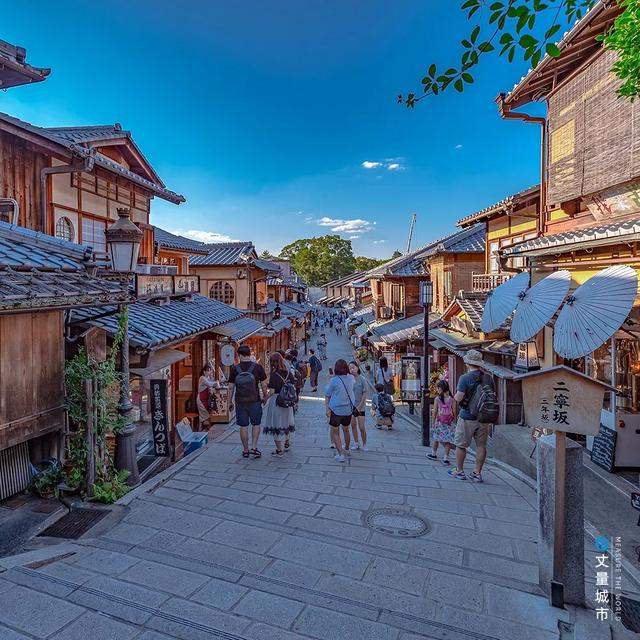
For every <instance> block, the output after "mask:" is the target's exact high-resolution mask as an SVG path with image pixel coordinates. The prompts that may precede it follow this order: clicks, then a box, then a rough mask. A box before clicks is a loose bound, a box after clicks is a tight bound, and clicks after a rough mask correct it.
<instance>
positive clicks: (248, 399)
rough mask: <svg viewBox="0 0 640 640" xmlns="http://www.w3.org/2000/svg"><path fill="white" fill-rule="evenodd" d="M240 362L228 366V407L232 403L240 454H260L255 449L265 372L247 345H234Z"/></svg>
mask: <svg viewBox="0 0 640 640" xmlns="http://www.w3.org/2000/svg"><path fill="white" fill-rule="evenodd" d="M238 357H239V359H240V362H239V363H238V364H236V365H235V366H233V367H232V368H231V372H230V374H229V409H230V410H231V409H233V406H234V402H235V407H236V422H237V424H238V427H239V428H240V440H241V442H242V457H243V458H248V457H249V455H252V456H253V457H254V458H260V457H261V456H262V452H261V451H260V450H259V449H258V440H259V439H260V423H261V422H262V399H261V398H260V388H262V398H265V399H266V397H267V384H266V380H267V374H266V372H265V370H264V367H263V366H262V365H261V364H259V363H258V362H255V361H254V360H253V358H252V355H251V347H249V346H248V345H246V344H241V345H240V346H239V347H238ZM249 425H251V427H252V429H251V449H249Z"/></svg>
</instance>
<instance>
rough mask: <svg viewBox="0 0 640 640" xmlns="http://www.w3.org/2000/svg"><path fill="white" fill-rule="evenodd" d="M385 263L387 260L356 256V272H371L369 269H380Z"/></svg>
mask: <svg viewBox="0 0 640 640" xmlns="http://www.w3.org/2000/svg"><path fill="white" fill-rule="evenodd" d="M383 262H386V260H378V259H377V258H367V257H365V256H356V271H369V269H373V268H375V267H379V266H380V265H381V264H382V263H383Z"/></svg>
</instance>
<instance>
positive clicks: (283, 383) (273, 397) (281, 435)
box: [262, 352, 297, 457]
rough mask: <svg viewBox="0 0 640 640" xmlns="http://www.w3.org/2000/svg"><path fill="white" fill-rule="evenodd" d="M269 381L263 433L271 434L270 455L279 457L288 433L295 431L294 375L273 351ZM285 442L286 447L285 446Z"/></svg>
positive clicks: (270, 359)
mask: <svg viewBox="0 0 640 640" xmlns="http://www.w3.org/2000/svg"><path fill="white" fill-rule="evenodd" d="M269 370H270V372H271V373H270V375H269V383H268V385H267V387H268V395H267V402H266V404H265V412H264V419H263V423H264V427H263V429H262V430H263V432H264V433H265V434H268V435H271V436H273V440H274V442H275V447H276V448H275V451H274V452H273V454H272V455H276V456H279V457H281V456H282V455H283V454H284V452H285V450H286V449H288V448H289V447H288V443H289V437H290V434H291V433H293V432H294V431H295V416H294V413H293V407H294V406H295V404H296V402H297V398H296V389H295V381H294V377H293V375H292V374H291V371H289V369H288V368H287V365H286V364H285V362H284V359H283V357H282V356H281V355H280V354H279V353H278V352H275V353H273V354H271V357H270V358H269ZM285 443H287V447H285Z"/></svg>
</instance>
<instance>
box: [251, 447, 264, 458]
mask: <svg viewBox="0 0 640 640" xmlns="http://www.w3.org/2000/svg"><path fill="white" fill-rule="evenodd" d="M249 453H250V454H251V455H252V456H253V457H254V458H256V459H258V458H262V451H260V449H251V451H250V452H249Z"/></svg>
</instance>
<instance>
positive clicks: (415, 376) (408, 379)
mask: <svg viewBox="0 0 640 640" xmlns="http://www.w3.org/2000/svg"><path fill="white" fill-rule="evenodd" d="M421 368H422V358H420V357H416V356H404V357H403V358H401V360H400V391H401V392H402V400H403V401H404V402H420V394H421V389H422V383H421V380H420V373H421Z"/></svg>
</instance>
